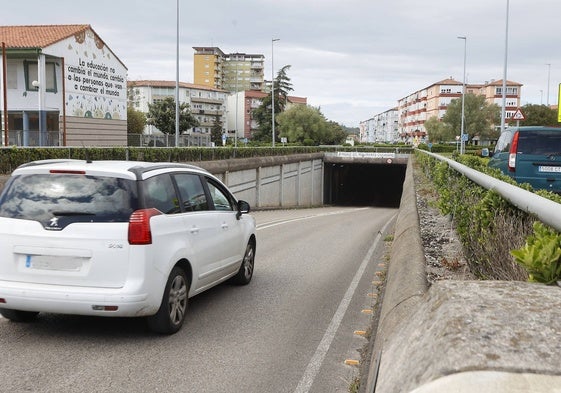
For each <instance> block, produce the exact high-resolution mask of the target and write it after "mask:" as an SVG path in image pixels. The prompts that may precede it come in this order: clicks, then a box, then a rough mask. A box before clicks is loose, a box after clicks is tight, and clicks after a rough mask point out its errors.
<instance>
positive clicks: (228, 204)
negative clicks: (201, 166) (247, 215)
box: [207, 179, 234, 211]
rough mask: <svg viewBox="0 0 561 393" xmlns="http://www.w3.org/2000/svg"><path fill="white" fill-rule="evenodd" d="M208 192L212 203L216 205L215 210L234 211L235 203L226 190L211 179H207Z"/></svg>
mask: <svg viewBox="0 0 561 393" xmlns="http://www.w3.org/2000/svg"><path fill="white" fill-rule="evenodd" d="M207 184H208V190H209V193H210V197H211V198H212V202H213V203H214V209H215V210H222V211H232V210H234V203H233V200H232V198H231V197H230V195H229V194H228V192H227V191H226V190H223V189H222V187H220V185H219V184H217V183H215V182H214V181H212V180H211V179H207Z"/></svg>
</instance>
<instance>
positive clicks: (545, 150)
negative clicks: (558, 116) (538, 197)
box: [489, 126, 561, 194]
mask: <svg viewBox="0 0 561 393" xmlns="http://www.w3.org/2000/svg"><path fill="white" fill-rule="evenodd" d="M489 167H491V168H497V169H500V170H501V171H502V172H503V173H505V174H506V175H508V176H510V177H512V178H513V179H514V180H516V181H517V182H518V183H529V184H530V185H531V186H532V187H533V188H534V189H536V190H539V189H543V190H548V191H552V192H555V193H558V194H561V128H556V127H541V126H526V127H511V128H507V129H506V130H505V131H504V132H503V133H502V134H501V136H500V138H499V140H498V141H497V145H496V146H495V150H494V152H493V154H492V157H491V159H490V160H489Z"/></svg>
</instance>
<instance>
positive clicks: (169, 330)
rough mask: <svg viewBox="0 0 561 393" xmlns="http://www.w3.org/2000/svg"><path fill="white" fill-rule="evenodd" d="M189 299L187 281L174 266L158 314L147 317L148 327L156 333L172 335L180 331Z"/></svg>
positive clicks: (183, 273)
mask: <svg viewBox="0 0 561 393" xmlns="http://www.w3.org/2000/svg"><path fill="white" fill-rule="evenodd" d="M188 299H189V280H188V279H187V275H186V274H185V272H184V271H183V269H182V268H180V267H179V266H175V267H174V268H173V269H172V271H171V273H170V275H169V277H168V281H167V283H166V288H165V290H164V296H163V297H162V303H161V304H160V309H159V310H158V312H157V313H156V314H154V315H152V316H150V317H148V327H149V328H150V329H151V330H152V331H154V332H157V333H163V334H173V333H176V332H177V331H179V329H181V326H182V325H183V321H184V320H185V311H186V310H187V302H188Z"/></svg>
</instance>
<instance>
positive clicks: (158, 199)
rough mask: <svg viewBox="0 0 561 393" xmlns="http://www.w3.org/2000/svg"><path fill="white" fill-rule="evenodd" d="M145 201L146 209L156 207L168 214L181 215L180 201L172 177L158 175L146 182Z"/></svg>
mask: <svg viewBox="0 0 561 393" xmlns="http://www.w3.org/2000/svg"><path fill="white" fill-rule="evenodd" d="M144 201H145V203H146V207H154V208H156V209H158V210H159V211H161V212H162V213H166V214H173V213H179V212H180V207H179V200H178V199H177V195H176V193H175V188H174V186H173V183H172V181H171V177H170V176H169V175H167V174H165V175H157V176H153V177H150V178H148V179H146V180H144Z"/></svg>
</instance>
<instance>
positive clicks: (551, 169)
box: [538, 165, 561, 173]
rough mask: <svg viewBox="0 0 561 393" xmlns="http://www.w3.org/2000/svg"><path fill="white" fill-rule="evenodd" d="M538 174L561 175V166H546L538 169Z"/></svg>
mask: <svg viewBox="0 0 561 393" xmlns="http://www.w3.org/2000/svg"><path fill="white" fill-rule="evenodd" d="M538 172H549V173H561V166H544V165H540V166H539V167H538Z"/></svg>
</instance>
